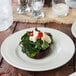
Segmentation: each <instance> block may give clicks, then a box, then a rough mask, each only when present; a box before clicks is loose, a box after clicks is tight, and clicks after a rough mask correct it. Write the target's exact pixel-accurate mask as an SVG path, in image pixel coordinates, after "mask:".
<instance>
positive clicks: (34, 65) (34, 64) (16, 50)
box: [1, 27, 75, 71]
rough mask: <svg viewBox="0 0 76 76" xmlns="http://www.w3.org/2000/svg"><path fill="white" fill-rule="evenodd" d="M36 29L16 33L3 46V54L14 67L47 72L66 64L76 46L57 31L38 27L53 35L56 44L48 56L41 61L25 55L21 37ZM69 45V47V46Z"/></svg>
mask: <svg viewBox="0 0 76 76" xmlns="http://www.w3.org/2000/svg"><path fill="white" fill-rule="evenodd" d="M34 29H35V28H29V29H25V30H22V31H19V32H16V33H14V34H12V35H11V36H9V37H8V38H6V39H5V41H4V42H3V44H2V46H1V54H2V56H3V57H4V59H5V60H6V61H7V62H8V63H9V64H11V65H12V66H14V67H16V68H19V69H23V70H28V71H45V70H52V69H55V68H58V67H60V66H62V65H64V64H66V63H67V62H68V61H69V60H70V59H71V58H72V56H73V54H74V52H75V46H74V43H73V41H72V40H71V38H70V37H69V36H67V35H66V34H64V33H63V32H60V31H58V30H55V29H50V28H44V27H38V29H39V30H40V31H41V32H48V33H50V34H52V36H53V39H54V44H53V46H52V47H51V51H50V53H49V55H48V56H46V57H44V58H41V59H33V58H30V57H28V56H27V55H25V54H23V53H22V51H21V47H20V46H19V43H20V41H21V37H22V36H23V35H24V34H25V33H26V32H27V31H32V30H34ZM68 45H69V46H68Z"/></svg>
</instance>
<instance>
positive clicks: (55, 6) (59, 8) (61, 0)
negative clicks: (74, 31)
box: [52, 0, 69, 17]
mask: <svg viewBox="0 0 76 76" xmlns="http://www.w3.org/2000/svg"><path fill="white" fill-rule="evenodd" d="M52 10H53V13H54V14H55V16H58V17H64V16H67V15H68V13H69V6H68V5H67V4H66V3H65V0H52Z"/></svg>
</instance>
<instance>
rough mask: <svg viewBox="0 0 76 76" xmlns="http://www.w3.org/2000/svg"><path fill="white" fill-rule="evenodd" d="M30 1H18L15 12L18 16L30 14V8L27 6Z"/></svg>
mask: <svg viewBox="0 0 76 76" xmlns="http://www.w3.org/2000/svg"><path fill="white" fill-rule="evenodd" d="M29 1H30V0H18V8H17V11H18V13H19V14H22V13H28V12H30V7H29V5H28V3H29Z"/></svg>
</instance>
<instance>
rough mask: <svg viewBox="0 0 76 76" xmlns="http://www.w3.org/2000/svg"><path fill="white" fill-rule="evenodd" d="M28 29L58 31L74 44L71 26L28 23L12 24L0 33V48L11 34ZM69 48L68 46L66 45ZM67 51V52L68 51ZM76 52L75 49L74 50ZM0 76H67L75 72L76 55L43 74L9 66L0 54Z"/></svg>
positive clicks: (75, 40)
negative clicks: (46, 28)
mask: <svg viewBox="0 0 76 76" xmlns="http://www.w3.org/2000/svg"><path fill="white" fill-rule="evenodd" d="M13 3H14V4H15V3H16V0H13ZM30 27H49V28H54V29H57V30H60V31H62V32H64V33H66V34H67V35H69V36H70V37H71V38H72V40H73V41H74V43H75V46H76V39H75V38H74V37H73V35H72V33H71V25H64V24H61V25H60V24H56V23H47V24H30V23H21V22H13V24H12V25H11V27H10V28H8V29H7V30H5V31H2V32H0V46H1V44H2V42H3V41H4V40H5V39H6V38H7V37H8V36H9V35H11V34H13V33H15V32H17V31H20V30H22V29H26V28H30ZM68 46H69V45H68ZM68 51H69V50H68ZM75 51H76V49H75ZM0 62H2V63H1V64H0V76H68V75H69V74H71V73H73V72H75V71H76V53H75V54H74V56H73V57H72V59H71V60H70V61H69V62H68V63H67V64H65V65H63V66H61V67H59V68H57V69H54V70H49V71H43V72H34V71H33V72H31V71H23V70H20V69H17V68H15V67H13V66H11V65H10V64H8V63H7V62H6V61H5V60H4V59H3V58H2V56H1V54H0Z"/></svg>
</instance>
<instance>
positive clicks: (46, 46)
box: [42, 41, 49, 50]
mask: <svg viewBox="0 0 76 76" xmlns="http://www.w3.org/2000/svg"><path fill="white" fill-rule="evenodd" d="M48 47H49V43H48V42H46V41H44V42H43V45H42V48H43V50H45V49H46V48H48Z"/></svg>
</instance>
